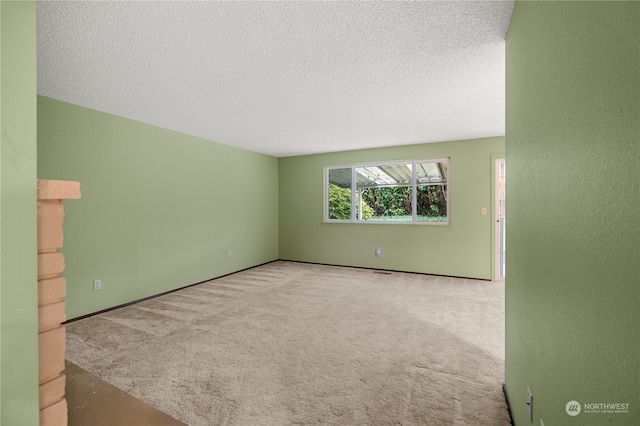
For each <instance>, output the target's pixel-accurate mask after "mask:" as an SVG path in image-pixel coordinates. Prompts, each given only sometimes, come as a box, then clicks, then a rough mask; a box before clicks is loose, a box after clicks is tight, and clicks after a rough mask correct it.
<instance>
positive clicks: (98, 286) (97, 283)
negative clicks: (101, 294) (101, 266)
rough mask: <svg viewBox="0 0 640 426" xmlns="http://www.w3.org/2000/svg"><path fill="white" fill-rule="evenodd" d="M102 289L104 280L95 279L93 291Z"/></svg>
mask: <svg viewBox="0 0 640 426" xmlns="http://www.w3.org/2000/svg"><path fill="white" fill-rule="evenodd" d="M98 290H102V280H93V291H98Z"/></svg>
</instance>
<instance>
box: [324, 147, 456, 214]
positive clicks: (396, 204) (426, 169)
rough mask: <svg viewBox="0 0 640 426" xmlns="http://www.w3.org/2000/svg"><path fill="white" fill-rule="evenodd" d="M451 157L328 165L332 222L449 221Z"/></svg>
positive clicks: (327, 193)
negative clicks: (449, 171)
mask: <svg viewBox="0 0 640 426" xmlns="http://www.w3.org/2000/svg"><path fill="white" fill-rule="evenodd" d="M448 169H449V159H447V158H445V159H437V160H423V161H403V162H397V163H379V164H363V165H354V166H343V167H328V168H327V169H326V175H325V183H326V191H325V197H326V199H325V206H326V207H325V218H326V220H327V221H328V222H374V223H420V224H448V223H449V190H448V181H449V175H448Z"/></svg>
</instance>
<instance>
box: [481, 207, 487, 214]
mask: <svg viewBox="0 0 640 426" xmlns="http://www.w3.org/2000/svg"><path fill="white" fill-rule="evenodd" d="M480 213H481V214H483V215H486V214H487V208H486V207H483V208H482V210H480Z"/></svg>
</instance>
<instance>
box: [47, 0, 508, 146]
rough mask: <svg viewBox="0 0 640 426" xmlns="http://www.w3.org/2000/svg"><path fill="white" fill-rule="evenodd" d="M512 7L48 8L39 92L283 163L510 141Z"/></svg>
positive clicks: (151, 4) (148, 4)
mask: <svg viewBox="0 0 640 426" xmlns="http://www.w3.org/2000/svg"><path fill="white" fill-rule="evenodd" d="M512 9H513V2H511V1H473V2H458V1H450V2H447V1H435V2H434V1H432V2H268V1H267V2H213V1H199V2H187V1H180V2H163V1H129V2H111V1H75V2H63V1H53V0H50V1H40V2H39V4H38V26H39V33H38V93H39V94H41V95H44V96H48V97H51V98H54V99H59V100H62V101H66V102H70V103H73V104H77V105H81V106H84V107H88V108H92V109H96V110H99V111H104V112H108V113H111V114H115V115H119V116H123V117H128V118H132V119H134V120H139V121H142V122H145V123H150V124H154V125H157V126H160V127H163V128H167V129H171V130H175V131H179V132H183V133H186V134H190V135H194V136H199V137H202V138H205V139H209V140H212V141H216V142H220V143H223V144H227V145H232V146H237V147H240V148H245V149H248V150H251V151H256V152H261V153H265V154H269V155H273V156H278V157H280V156H290V155H298V154H309V153H319V152H330V151H344V150H349V149H361V148H372V147H382V146H394V145H406V144H414V143H424V142H437V141H446V140H454V139H470V138H478V137H485V136H496V135H504V120H505V118H504V116H505V108H504V94H505V88H504V78H505V76H504V68H505V36H506V32H507V28H508V25H509V20H510V18H511V11H512ZM87 143H90V141H87Z"/></svg>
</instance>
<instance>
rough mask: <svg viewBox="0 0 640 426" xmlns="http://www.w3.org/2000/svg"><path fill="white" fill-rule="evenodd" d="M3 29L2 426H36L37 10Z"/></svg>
mask: <svg viewBox="0 0 640 426" xmlns="http://www.w3.org/2000/svg"><path fill="white" fill-rule="evenodd" d="M0 21H1V23H2V25H1V26H0V28H1V29H0V57H1V64H2V65H1V67H0V68H1V69H0V86H1V92H2V93H1V97H0V99H1V101H0V134H1V135H2V136H1V141H0V424H2V425H6V426H9V425H21V426H22V425H37V424H38V422H39V413H38V409H39V407H38V404H39V401H38V294H37V291H38V284H37V283H38V276H37V267H38V266H37V265H38V262H37V254H36V253H37V250H38V247H37V235H36V214H37V211H36V187H37V182H36V86H37V80H36V45H37V44H36V31H37V27H36V3H35V2H26V1H24V2H8V1H2V2H0Z"/></svg>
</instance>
